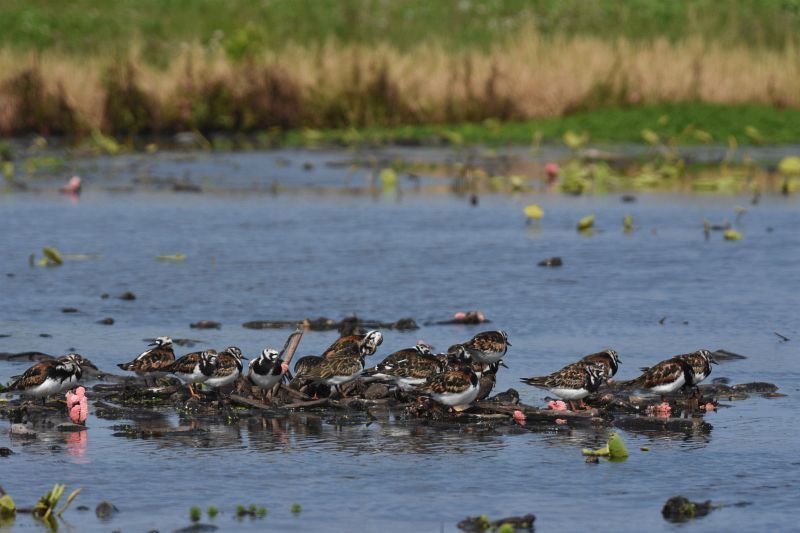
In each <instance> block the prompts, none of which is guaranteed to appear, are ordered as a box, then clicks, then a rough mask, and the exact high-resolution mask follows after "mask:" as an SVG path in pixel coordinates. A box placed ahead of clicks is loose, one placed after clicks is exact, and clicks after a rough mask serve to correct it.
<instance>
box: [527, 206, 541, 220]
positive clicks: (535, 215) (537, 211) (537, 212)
mask: <svg viewBox="0 0 800 533" xmlns="http://www.w3.org/2000/svg"><path fill="white" fill-rule="evenodd" d="M523 211H524V212H525V216H526V217H528V218H532V219H534V220H541V219H542V218H543V217H544V210H543V209H542V208H541V207H539V206H538V205H537V204H531V205H528V206H525V209H524V210H523Z"/></svg>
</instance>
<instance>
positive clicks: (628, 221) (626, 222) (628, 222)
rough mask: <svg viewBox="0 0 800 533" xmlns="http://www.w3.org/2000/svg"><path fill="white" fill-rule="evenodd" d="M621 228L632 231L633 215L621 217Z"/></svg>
mask: <svg viewBox="0 0 800 533" xmlns="http://www.w3.org/2000/svg"><path fill="white" fill-rule="evenodd" d="M622 229H624V230H625V231H626V232H630V231H633V217H632V216H630V215H625V218H623V219H622Z"/></svg>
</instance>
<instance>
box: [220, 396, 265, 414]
mask: <svg viewBox="0 0 800 533" xmlns="http://www.w3.org/2000/svg"><path fill="white" fill-rule="evenodd" d="M228 398H229V399H230V401H232V402H234V403H238V404H240V405H246V406H248V407H254V408H256V409H261V410H264V411H269V410H270V408H269V407H268V406H267V405H266V404H264V403H261V402H257V401H255V400H251V399H250V398H245V397H244V396H239V395H238V394H231V395H230V396H228Z"/></svg>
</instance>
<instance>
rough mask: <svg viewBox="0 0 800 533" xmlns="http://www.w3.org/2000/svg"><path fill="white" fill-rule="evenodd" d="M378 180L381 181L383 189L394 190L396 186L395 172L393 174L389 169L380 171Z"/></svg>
mask: <svg viewBox="0 0 800 533" xmlns="http://www.w3.org/2000/svg"><path fill="white" fill-rule="evenodd" d="M378 178H379V179H380V180H381V185H383V186H384V187H385V188H387V189H389V188H394V187H396V186H397V172H395V171H394V170H393V169H391V168H384V169H383V170H381V173H380V176H378Z"/></svg>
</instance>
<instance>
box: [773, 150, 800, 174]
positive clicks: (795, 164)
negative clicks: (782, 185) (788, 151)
mask: <svg viewBox="0 0 800 533" xmlns="http://www.w3.org/2000/svg"><path fill="white" fill-rule="evenodd" d="M778 171H779V172H780V173H781V174H785V175H787V176H795V175H798V174H800V157H798V156H795V155H792V156H789V157H784V158H783V159H781V162H780V163H778Z"/></svg>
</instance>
